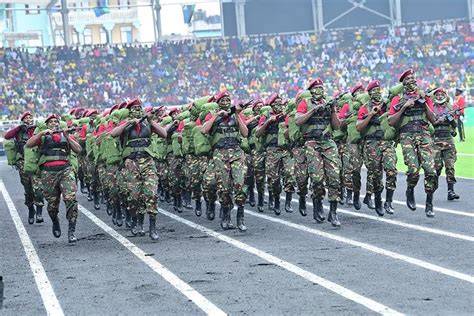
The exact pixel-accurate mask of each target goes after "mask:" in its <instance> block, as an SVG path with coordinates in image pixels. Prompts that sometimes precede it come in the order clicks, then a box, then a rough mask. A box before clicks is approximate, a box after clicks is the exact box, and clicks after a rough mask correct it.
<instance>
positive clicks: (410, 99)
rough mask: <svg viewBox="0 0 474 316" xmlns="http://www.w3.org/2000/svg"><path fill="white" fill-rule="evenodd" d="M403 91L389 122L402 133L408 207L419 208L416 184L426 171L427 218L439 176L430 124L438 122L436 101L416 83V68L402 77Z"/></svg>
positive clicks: (432, 215)
mask: <svg viewBox="0 0 474 316" xmlns="http://www.w3.org/2000/svg"><path fill="white" fill-rule="evenodd" d="M399 81H400V82H402V84H403V90H402V92H401V93H400V94H399V95H397V96H395V97H394V98H393V99H392V101H391V103H390V112H389V115H390V117H389V123H390V125H392V126H394V127H396V128H397V129H398V131H399V133H400V144H401V146H402V152H403V159H404V161H405V165H406V166H407V167H408V171H407V190H406V198H407V206H408V208H409V209H411V210H412V211H414V210H416V203H415V191H414V190H415V186H416V184H417V183H418V180H419V178H420V168H423V170H424V172H425V192H426V207H425V213H426V216H427V217H434V212H433V194H434V192H435V191H436V189H437V188H438V177H437V176H436V170H435V168H434V154H435V152H434V148H433V139H432V137H431V135H430V132H429V124H430V123H432V124H434V123H435V122H436V117H435V115H434V113H433V103H432V101H431V99H430V98H429V97H427V96H426V95H425V93H424V92H423V91H420V90H419V89H418V86H417V84H416V77H415V71H414V70H413V69H409V70H406V71H405V72H404V73H403V74H402V75H401V76H400V78H399Z"/></svg>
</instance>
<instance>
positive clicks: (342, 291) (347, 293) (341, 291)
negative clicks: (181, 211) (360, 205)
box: [158, 208, 402, 315]
mask: <svg viewBox="0 0 474 316" xmlns="http://www.w3.org/2000/svg"><path fill="white" fill-rule="evenodd" d="M158 211H159V212H160V213H161V214H163V215H166V216H168V217H170V218H172V219H174V220H176V221H178V222H180V223H183V224H185V225H187V226H190V227H192V228H194V229H197V230H199V231H201V232H203V233H205V234H207V235H209V236H212V237H214V238H217V239H219V240H222V241H224V242H226V243H228V244H230V245H232V246H234V247H236V248H239V249H241V250H244V251H246V252H248V253H251V254H253V255H255V256H257V257H259V258H262V259H263V260H266V261H268V262H270V263H273V264H275V265H277V266H279V267H281V268H283V269H285V270H287V271H289V272H292V273H294V274H296V275H299V276H300V277H302V278H304V279H306V280H308V281H310V282H312V283H316V284H318V285H320V286H322V287H324V288H326V289H328V290H330V291H332V292H334V293H336V294H338V295H340V296H342V297H345V298H347V299H349V300H351V301H353V302H355V303H358V304H360V305H362V306H365V307H366V308H368V309H370V310H372V311H374V312H377V313H379V314H382V315H402V314H401V313H399V312H397V311H395V310H393V309H391V308H389V307H387V306H385V305H382V304H380V303H378V302H376V301H374V300H372V299H370V298H367V297H365V296H362V295H360V294H357V293H355V292H353V291H351V290H349V289H347V288H345V287H343V286H341V285H338V284H336V283H334V282H331V281H329V280H326V279H324V278H322V277H320V276H317V275H316V274H313V273H311V272H309V271H306V270H304V269H301V268H299V267H297V266H295V265H294V264H292V263H290V262H287V261H284V260H282V259H280V258H278V257H275V256H273V255H271V254H269V253H267V252H264V251H262V250H259V249H257V248H255V247H252V246H250V245H247V244H245V243H243V242H240V241H238V240H235V239H233V238H230V237H228V236H225V235H223V234H220V233H218V232H216V231H214V230H211V229H208V228H206V227H204V226H201V225H199V224H196V223H194V222H191V221H189V220H187V219H184V218H182V217H180V216H177V215H174V214H172V213H170V212H168V211H165V210H163V209H160V208H159V209H158Z"/></svg>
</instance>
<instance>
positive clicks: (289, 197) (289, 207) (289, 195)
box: [285, 192, 293, 213]
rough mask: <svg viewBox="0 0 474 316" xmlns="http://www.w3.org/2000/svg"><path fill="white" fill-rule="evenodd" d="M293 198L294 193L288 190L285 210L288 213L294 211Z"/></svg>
mask: <svg viewBox="0 0 474 316" xmlns="http://www.w3.org/2000/svg"><path fill="white" fill-rule="evenodd" d="M291 199H292V193H291V192H286V199H285V211H286V212H287V213H293V208H292V207H291Z"/></svg>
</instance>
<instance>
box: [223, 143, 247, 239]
mask: <svg viewBox="0 0 474 316" xmlns="http://www.w3.org/2000/svg"><path fill="white" fill-rule="evenodd" d="M233 156H234V157H233V159H231V163H230V167H231V177H232V182H233V189H234V196H235V204H237V228H238V229H239V230H240V231H246V230H247V227H246V226H245V223H244V205H245V201H246V199H247V196H246V192H247V186H246V184H245V175H246V173H247V172H248V170H247V164H245V153H244V152H243V151H242V150H236V151H235V153H234V154H233ZM239 157H240V158H239ZM230 216H231V215H230V210H229V214H228V223H227V226H228V227H229V224H231V221H230Z"/></svg>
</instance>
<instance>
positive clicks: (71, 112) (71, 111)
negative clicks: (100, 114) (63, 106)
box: [69, 108, 78, 115]
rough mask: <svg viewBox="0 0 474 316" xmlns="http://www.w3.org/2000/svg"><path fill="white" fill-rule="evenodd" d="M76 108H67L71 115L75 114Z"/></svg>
mask: <svg viewBox="0 0 474 316" xmlns="http://www.w3.org/2000/svg"><path fill="white" fill-rule="evenodd" d="M77 109H78V108H72V109H70V110H69V114H71V115H73V114H75V113H76V111H77Z"/></svg>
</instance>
